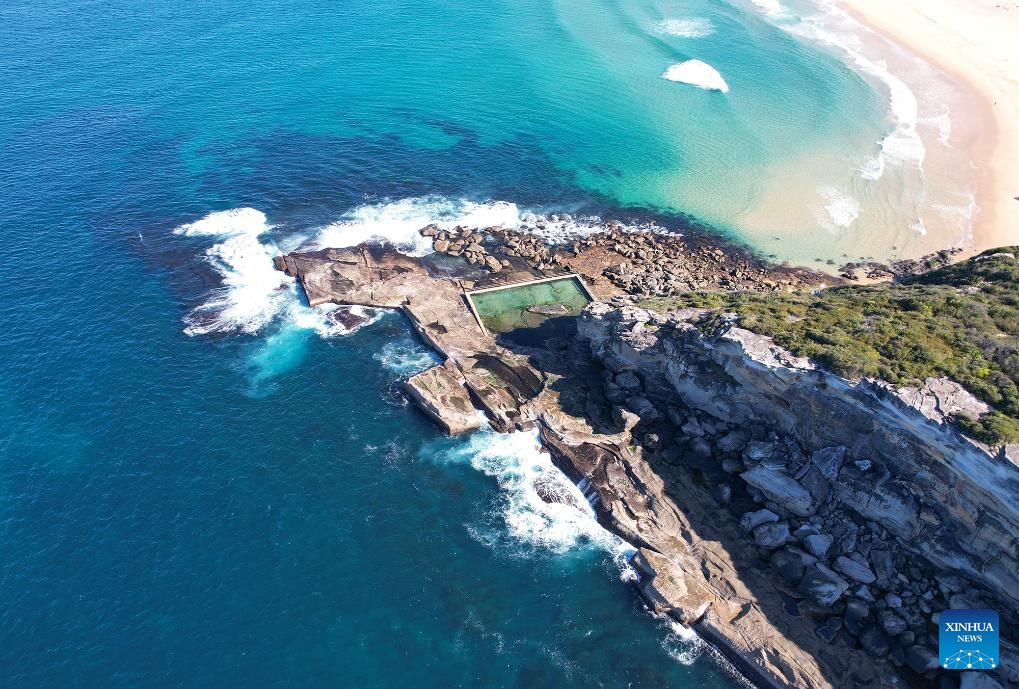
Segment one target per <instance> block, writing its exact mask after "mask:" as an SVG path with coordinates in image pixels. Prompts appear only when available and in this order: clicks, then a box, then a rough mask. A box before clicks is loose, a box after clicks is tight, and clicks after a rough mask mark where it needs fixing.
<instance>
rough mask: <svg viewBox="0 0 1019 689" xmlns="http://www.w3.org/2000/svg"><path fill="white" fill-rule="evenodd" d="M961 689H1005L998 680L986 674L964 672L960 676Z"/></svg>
mask: <svg viewBox="0 0 1019 689" xmlns="http://www.w3.org/2000/svg"><path fill="white" fill-rule="evenodd" d="M959 689H1003V688H1002V686H1001V683H1000V682H998V680H996V679H994V678H993V677H991V675H990V674H988V673H986V672H963V673H960V674H959Z"/></svg>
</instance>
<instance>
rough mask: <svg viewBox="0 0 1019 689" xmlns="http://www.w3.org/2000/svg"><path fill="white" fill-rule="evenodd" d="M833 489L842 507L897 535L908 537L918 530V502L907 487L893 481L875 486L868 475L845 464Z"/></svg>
mask: <svg viewBox="0 0 1019 689" xmlns="http://www.w3.org/2000/svg"><path fill="white" fill-rule="evenodd" d="M847 474H849V476H847ZM854 474H855V475H854ZM835 492H836V493H838V497H839V500H840V501H841V502H842V503H843V504H844V505H845V506H846V507H848V508H849V509H851V510H853V511H854V512H856V513H857V514H859V515H860V516H861V517H863V518H864V519H867V520H870V521H875V522H877V523H878V524H880V525H881V526H883V527H885V528H886V529H888V530H889V531H890V532H891V533H893V534H895V535H896V536H898V537H899V538H903V539H911V538H913V537H915V536H916V534H917V532H918V530H919V523H920V505H919V503H918V502H917V499H916V498H915V497H914V496H913V495H912V494H911V493H910V491H909V487H908V486H905V485H900V484H899V483H897V482H894V481H887V482H885V483H882V484H879V485H875V483H874V479H873V478H872V477H869V476H864V474H862V473H861V472H859V471H857V470H856V469H855V468H852V467H849V468H846V469H843V471H842V473H841V475H840V478H839V480H838V482H836V483H835Z"/></svg>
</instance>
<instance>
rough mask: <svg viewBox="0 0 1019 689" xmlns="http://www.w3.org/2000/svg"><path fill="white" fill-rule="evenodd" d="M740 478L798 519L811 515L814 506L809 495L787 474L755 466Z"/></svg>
mask: <svg viewBox="0 0 1019 689" xmlns="http://www.w3.org/2000/svg"><path fill="white" fill-rule="evenodd" d="M740 478H742V479H743V480H744V481H746V482H747V483H749V484H750V485H752V486H753V487H755V488H757V489H758V490H760V491H761V492H762V493H764V494H765V495H767V496H768V497H769V498H770V499H771V500H773V501H774V502H776V503H778V504H779V505H781V506H782V507H784V508H785V509H787V510H789V511H790V512H792V513H793V514H795V515H796V516H798V517H808V516H810V515H811V514H813V511H814V506H813V500H812V498H811V496H810V493H809V492H807V489H806V488H804V487H803V486H801V485H800V484H799V483H797V482H796V481H795V480H793V478H792V477H790V476H788V475H787V474H784V473H782V472H780V471H776V470H774V469H769V468H767V467H763V466H756V467H753V468H752V469H748V470H747V471H744V472H743V473H742V474H740Z"/></svg>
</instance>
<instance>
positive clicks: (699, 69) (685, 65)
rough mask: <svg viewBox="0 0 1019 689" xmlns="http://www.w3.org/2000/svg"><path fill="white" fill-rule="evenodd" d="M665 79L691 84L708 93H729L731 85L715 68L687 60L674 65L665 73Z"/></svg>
mask: <svg viewBox="0 0 1019 689" xmlns="http://www.w3.org/2000/svg"><path fill="white" fill-rule="evenodd" d="M662 78H663V79H668V80H669V81H678V82H681V83H683V84H690V85H691V86H697V87H699V88H702V89H705V90H708V91H721V92H722V93H728V92H729V85H728V84H727V83H725V79H723V78H722V75H721V74H719V73H718V70H716V69H715V68H714V67H712V66H711V65H709V64H708V63H706V62H701V61H700V60H687V61H686V62H680V63H678V64H675V65H672V66H671V67H669V68H668V69H667V70H665V72H664V73H662Z"/></svg>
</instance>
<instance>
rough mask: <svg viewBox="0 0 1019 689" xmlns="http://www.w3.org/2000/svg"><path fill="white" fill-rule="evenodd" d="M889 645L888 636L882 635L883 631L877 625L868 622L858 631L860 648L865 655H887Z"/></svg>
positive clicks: (877, 656) (876, 656)
mask: <svg viewBox="0 0 1019 689" xmlns="http://www.w3.org/2000/svg"><path fill="white" fill-rule="evenodd" d="M891 647H892V645H891V643H889V641H888V637H887V636H885V635H884V632H882V631H881V628H880V627H878V626H877V625H874V624H868V625H867V626H865V627H864V628H863V630H862V631H861V632H860V648H862V649H863V652H864V653H866V654H867V655H870V656H874V657H875V658H880V657H882V656H886V655H888V651H889V650H891Z"/></svg>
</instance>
